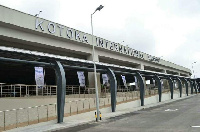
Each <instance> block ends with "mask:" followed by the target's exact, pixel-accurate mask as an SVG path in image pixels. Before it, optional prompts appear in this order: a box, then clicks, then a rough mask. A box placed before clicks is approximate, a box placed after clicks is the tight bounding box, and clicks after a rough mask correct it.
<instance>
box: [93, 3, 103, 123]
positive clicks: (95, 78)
mask: <svg viewBox="0 0 200 132" xmlns="http://www.w3.org/2000/svg"><path fill="white" fill-rule="evenodd" d="M102 8H103V6H102V5H100V6H99V7H97V9H96V10H95V11H94V13H95V12H96V11H100V10H101V9H102ZM94 13H92V14H91V29H92V58H93V63H94V81H95V91H96V107H97V121H99V96H98V88H97V74H96V64H95V49H94V43H93V38H94V35H93V25H92V15H93V14H94Z"/></svg>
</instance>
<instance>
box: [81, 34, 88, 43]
mask: <svg viewBox="0 0 200 132" xmlns="http://www.w3.org/2000/svg"><path fill="white" fill-rule="evenodd" d="M82 41H83V42H86V43H88V39H87V36H86V34H84V35H83V40H82Z"/></svg>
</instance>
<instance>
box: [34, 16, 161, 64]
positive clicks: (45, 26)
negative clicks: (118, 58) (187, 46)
mask: <svg viewBox="0 0 200 132" xmlns="http://www.w3.org/2000/svg"><path fill="white" fill-rule="evenodd" d="M35 29H36V30H37V31H38V30H40V31H42V32H44V31H45V32H48V33H49V34H52V35H55V36H59V37H63V38H66V39H69V40H73V41H76V42H82V43H85V44H90V45H92V35H90V34H87V33H84V32H81V31H78V30H75V29H72V28H69V27H66V26H62V25H60V24H56V23H53V22H49V21H45V20H42V19H39V18H36V20H35ZM94 40H95V41H94V43H95V46H97V47H100V48H104V49H107V50H110V51H115V52H118V53H121V54H125V55H129V56H134V57H137V58H140V59H145V60H148V61H151V62H156V63H159V61H160V58H158V57H154V56H151V55H148V56H147V57H146V58H145V57H144V53H143V52H140V51H137V50H135V49H132V48H130V47H128V46H124V45H121V44H119V43H115V42H110V41H108V40H105V39H102V38H99V37H95V36H94Z"/></svg>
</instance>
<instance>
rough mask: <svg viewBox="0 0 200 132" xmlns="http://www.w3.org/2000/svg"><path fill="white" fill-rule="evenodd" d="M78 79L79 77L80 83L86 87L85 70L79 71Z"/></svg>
mask: <svg viewBox="0 0 200 132" xmlns="http://www.w3.org/2000/svg"><path fill="white" fill-rule="evenodd" d="M77 75H78V79H79V84H80V86H81V87H85V76H84V71H77Z"/></svg>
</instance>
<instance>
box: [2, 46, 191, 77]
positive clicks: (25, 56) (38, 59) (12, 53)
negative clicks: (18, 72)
mask: <svg viewBox="0 0 200 132" xmlns="http://www.w3.org/2000/svg"><path fill="white" fill-rule="evenodd" d="M0 56H2V57H1V58H0V59H1V60H4V61H5V60H6V58H10V59H18V60H21V61H23V60H24V61H29V62H30V63H31V62H32V63H35V64H36V63H38V64H42V63H43V65H46V66H47V65H49V66H50V65H53V64H52V62H53V61H55V60H57V61H58V60H59V61H61V62H62V64H63V65H64V67H68V68H74V69H76V68H79V69H81V68H82V69H88V70H92V68H93V61H88V60H83V59H77V58H72V57H66V56H60V55H54V54H49V53H43V52H38V51H29V50H23V49H18V48H12V47H5V46H0ZM3 57H5V58H3ZM95 63H96V65H97V69H98V70H99V71H105V67H109V68H112V69H113V70H114V72H118V73H120V72H121V73H123V74H134V73H135V72H140V73H141V74H142V75H155V74H157V75H159V76H161V77H171V78H177V77H179V78H186V79H191V78H190V77H185V76H179V75H172V74H166V73H160V72H154V71H149V70H141V69H136V68H131V67H126V66H120V65H115V64H108V63H102V62H95Z"/></svg>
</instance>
